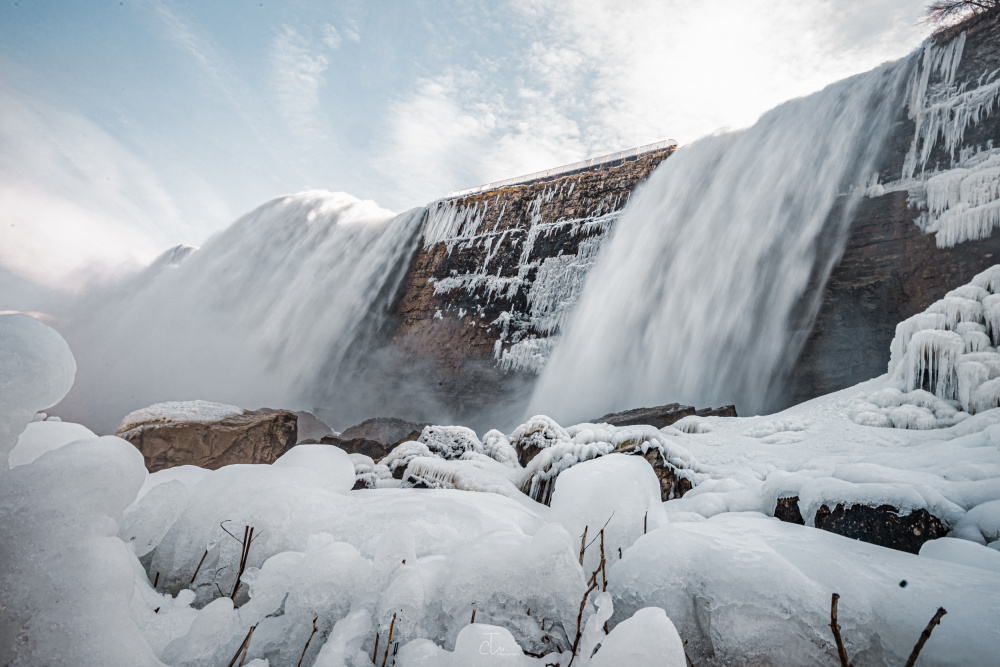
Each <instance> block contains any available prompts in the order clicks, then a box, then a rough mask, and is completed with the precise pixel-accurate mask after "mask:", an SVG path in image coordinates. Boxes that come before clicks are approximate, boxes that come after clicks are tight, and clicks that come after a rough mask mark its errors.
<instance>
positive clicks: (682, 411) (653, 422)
mask: <svg viewBox="0 0 1000 667" xmlns="http://www.w3.org/2000/svg"><path fill="white" fill-rule="evenodd" d="M691 415H697V416H698V417H735V416H736V406H735V405H724V406H722V407H721V408H702V409H700V410H698V409H696V408H693V407H691V406H690V405H681V404H680V403H670V404H668V405H658V406H656V407H654V408H634V409H632V410H624V411H622V412H612V413H610V414H606V415H604V416H603V417H601V418H600V419H595V420H593V423H595V424H611V425H612V426H638V425H644V424H649V425H650V426H655V427H656V428H663V427H664V426H669V425H670V424H673V423H674V422H676V421H678V420H680V419H683V418H684V417H690V416H691Z"/></svg>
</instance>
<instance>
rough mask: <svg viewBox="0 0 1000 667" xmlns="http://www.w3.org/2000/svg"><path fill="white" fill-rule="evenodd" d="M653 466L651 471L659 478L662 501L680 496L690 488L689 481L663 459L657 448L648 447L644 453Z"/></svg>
mask: <svg viewBox="0 0 1000 667" xmlns="http://www.w3.org/2000/svg"><path fill="white" fill-rule="evenodd" d="M643 456H644V458H645V459H646V460H647V461H649V465H651V466H653V472H655V473H656V477H657V479H659V480H660V498H661V499H662V500H663V502H666V501H668V500H674V499H675V498H680V497H681V496H683V495H684V494H685V493H687V492H688V491H690V490H691V488H692V485H691V481H690V480H688V479H685V478H684V477H681V476H680V475H678V474H677V468H676V467H675V466H672V465H670V464H669V463H668V462H666V461H664V460H663V457H662V456H661V455H660V451H659V450H658V449H650V450H649V451H648V452H646V453H645V454H644V455H643Z"/></svg>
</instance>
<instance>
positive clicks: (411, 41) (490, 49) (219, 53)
mask: <svg viewBox="0 0 1000 667" xmlns="http://www.w3.org/2000/svg"><path fill="white" fill-rule="evenodd" d="M926 4H927V0H865V1H862V0H699V1H697V2H692V1H691V0H685V1H683V2H681V1H674V0H564V1H558V2H557V1H554V0H547V1H541V0H492V1H490V2H457V1H452V0H435V1H433V2H432V1H429V0H425V1H421V0H414V1H412V2H402V1H397V0H368V1H363V0H346V1H342V2H337V1H334V2H331V1H318V0H314V1H308V0H285V1H283V2H278V1H276V0H270V1H268V0H264V1H259V0H254V1H244V0H212V1H211V2H204V1H195V0H113V1H108V0H79V1H78V0H61V1H58V2H56V1H51V0H50V1H42V0H38V1H36V0H16V1H14V0H0V101H2V103H0V291H3V290H4V289H5V288H4V286H5V285H6V286H7V288H6V289H7V290H8V291H10V290H11V289H13V288H12V287H11V286H12V285H13V286H20V287H24V286H25V285H28V286H31V285H41V286H44V287H45V288H55V289H58V290H65V291H68V292H72V291H74V290H79V289H82V288H83V287H84V286H85V285H87V284H88V283H89V282H90V281H93V280H95V279H97V277H100V276H107V275H113V274H114V273H115V272H116V271H120V270H122V269H124V268H128V267H135V266H140V265H142V264H143V263H146V262H148V261H150V260H151V259H152V258H153V257H155V256H156V255H157V254H158V253H160V252H162V251H163V250H165V249H167V248H169V247H171V246H173V245H176V244H179V243H187V244H192V245H200V244H201V243H203V242H204V241H205V239H206V238H207V237H208V236H210V235H211V234H212V233H214V232H217V231H219V230H221V229H223V228H225V227H226V226H227V225H228V224H229V223H231V222H232V221H233V220H235V219H236V218H238V217H239V216H240V215H242V214H244V213H246V212H248V211H250V210H252V209H253V208H255V207H256V206H258V205H260V204H262V203H264V202H265V201H267V200H269V199H272V198H274V197H276V196H280V195H282V194H287V193H290V192H299V191H302V190H308V189H317V188H318V189H325V190H331V191H343V192H348V193H350V194H352V195H355V196H357V197H359V198H362V199H371V200H374V201H376V202H377V203H378V204H380V205H382V206H384V207H387V208H390V209H392V210H395V211H404V210H407V209H409V208H412V207H414V206H420V205H423V204H426V203H428V202H429V201H432V200H434V199H436V198H439V197H441V196H444V195H446V194H447V193H448V192H450V191H452V190H458V189H461V188H466V187H471V186H474V185H478V184H480V183H485V182H489V181H493V180H498V179H502V178H507V177H511V176H516V175H519V174H523V173H530V172H533V171H536V170H540V169H545V168H549V167H553V166H558V165H561V164H565V163H568V162H573V161H576V160H581V159H584V158H587V157H591V156H596V155H602V154H605V153H609V152H613V151H618V150H622V149H625V148H630V147H633V146H638V145H641V144H645V143H650V142H654V141H659V140H662V139H668V138H671V139H675V140H677V141H679V142H680V143H681V144H684V143H688V142H691V141H693V140H695V139H697V138H699V137H702V136H704V135H706V134H710V133H713V132H716V131H719V130H720V129H727V128H728V129H735V128H740V127H746V126H748V125H751V124H752V123H753V122H754V121H755V120H756V119H757V118H758V117H759V116H760V115H761V114H762V113H763V112H765V111H767V110H768V109H770V108H772V107H773V106H775V105H777V104H779V103H781V102H783V101H785V100H788V99H791V98H793V97H798V96H802V95H806V94H808V93H811V92H814V91H816V90H819V89H820V88H822V87H824V86H825V85H828V84H830V83H832V82H834V81H836V80H838V79H841V78H843V77H845V76H849V75H851V74H855V73H858V72H862V71H865V70H868V69H871V68H872V67H874V66H876V65H878V64H880V63H882V62H884V61H886V60H893V59H896V58H900V57H902V56H904V55H906V54H907V53H908V52H910V51H911V50H913V49H914V48H915V47H917V46H918V45H919V43H920V41H921V40H922V39H923V38H924V37H925V36H926V35H927V33H928V28H927V27H926V26H924V25H922V24H920V19H921V18H922V16H923V13H924V7H925V5H926ZM2 307H4V304H3V303H0V308H2Z"/></svg>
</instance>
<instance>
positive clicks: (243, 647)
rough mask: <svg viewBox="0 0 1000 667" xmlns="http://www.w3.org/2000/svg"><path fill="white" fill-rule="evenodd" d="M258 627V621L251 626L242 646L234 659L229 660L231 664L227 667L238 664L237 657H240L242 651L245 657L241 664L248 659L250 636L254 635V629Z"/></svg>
mask: <svg viewBox="0 0 1000 667" xmlns="http://www.w3.org/2000/svg"><path fill="white" fill-rule="evenodd" d="M256 629H257V624H256V623H255V624H254V625H251V626H250V630H249V632H247V636H246V637H244V638H243V643H241V644H240V647H239V648H238V649H236V655H234V656H233V659H232V660H230V661H229V664H228V665H226V667H233V665H235V664H236V659H237V658H239V657H240V653H242V654H243V658H242V659H241V660H240V665H242V664H243V662H244V660H246V659H247V651H249V650H250V638H251V637H253V631H254V630H256Z"/></svg>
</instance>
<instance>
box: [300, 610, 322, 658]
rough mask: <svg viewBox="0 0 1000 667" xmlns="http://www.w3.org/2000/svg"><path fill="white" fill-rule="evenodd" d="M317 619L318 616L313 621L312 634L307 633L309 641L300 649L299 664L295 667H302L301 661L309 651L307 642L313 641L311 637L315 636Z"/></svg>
mask: <svg viewBox="0 0 1000 667" xmlns="http://www.w3.org/2000/svg"><path fill="white" fill-rule="evenodd" d="M318 619H319V616H317V617H316V618H314V619H313V629H312V632H310V633H309V639H307V640H306V645H305V646H303V647H302V655H300V656H299V663H298V664H297V665H296V666H295V667H302V661H303V660H304V659H305V657H306V651H308V650H309V642H311V641H312V640H313V635H314V634H316V621H317V620H318Z"/></svg>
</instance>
